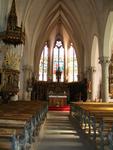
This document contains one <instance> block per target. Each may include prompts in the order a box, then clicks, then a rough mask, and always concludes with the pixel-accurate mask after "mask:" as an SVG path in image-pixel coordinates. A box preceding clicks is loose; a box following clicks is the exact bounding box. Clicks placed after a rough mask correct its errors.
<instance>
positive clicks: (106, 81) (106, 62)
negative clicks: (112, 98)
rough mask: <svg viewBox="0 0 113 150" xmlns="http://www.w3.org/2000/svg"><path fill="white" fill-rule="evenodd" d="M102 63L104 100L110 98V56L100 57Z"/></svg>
mask: <svg viewBox="0 0 113 150" xmlns="http://www.w3.org/2000/svg"><path fill="white" fill-rule="evenodd" d="M99 59H100V64H101V66H102V86H101V98H102V102H107V101H108V100H109V64H110V58H109V57H105V56H103V57H100V58H99Z"/></svg>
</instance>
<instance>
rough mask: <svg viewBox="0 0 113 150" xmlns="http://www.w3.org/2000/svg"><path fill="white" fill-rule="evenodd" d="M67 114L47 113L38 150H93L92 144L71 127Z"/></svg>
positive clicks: (76, 129)
mask: <svg viewBox="0 0 113 150" xmlns="http://www.w3.org/2000/svg"><path fill="white" fill-rule="evenodd" d="M68 115H69V113H67V112H48V116H47V120H46V122H45V125H44V129H43V135H42V138H41V141H40V142H39V144H38V150H95V148H94V146H93V145H92V143H91V142H90V141H89V140H88V139H87V138H86V137H84V135H83V134H82V133H80V129H79V128H78V127H76V126H75V127H73V126H72V124H71V123H70V121H69V117H68Z"/></svg>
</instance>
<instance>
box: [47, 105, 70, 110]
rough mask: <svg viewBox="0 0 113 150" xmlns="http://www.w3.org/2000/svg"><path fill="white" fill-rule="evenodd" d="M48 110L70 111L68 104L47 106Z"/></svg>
mask: <svg viewBox="0 0 113 150" xmlns="http://www.w3.org/2000/svg"><path fill="white" fill-rule="evenodd" d="M48 110H49V111H70V105H66V106H49V108H48Z"/></svg>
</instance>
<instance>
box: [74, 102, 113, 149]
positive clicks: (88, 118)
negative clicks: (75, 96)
mask: <svg viewBox="0 0 113 150" xmlns="http://www.w3.org/2000/svg"><path fill="white" fill-rule="evenodd" d="M74 105H75V104H74ZM77 106H78V108H79V109H77V111H80V112H81V113H79V114H80V115H82V117H83V118H82V117H81V118H82V119H83V120H82V121H83V122H85V124H88V127H89V134H90V133H91V127H93V132H94V135H93V139H96V136H97V134H96V131H97V130H98V131H99V134H100V138H101V149H102V150H103V149H104V138H105V136H108V134H109V132H110V130H112V124H113V119H111V118H112V117H113V104H112V103H109V104H108V103H99V104H98V103H96V104H94V103H93V104H91V103H77V105H76V106H75V107H77ZM73 107H74V106H73ZM84 120H85V121H84ZM94 120H95V121H94ZM112 144H113V143H112Z"/></svg>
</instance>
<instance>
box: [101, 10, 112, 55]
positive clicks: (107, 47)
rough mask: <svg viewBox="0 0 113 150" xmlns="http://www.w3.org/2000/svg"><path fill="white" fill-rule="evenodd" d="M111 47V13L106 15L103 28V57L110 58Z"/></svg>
mask: <svg viewBox="0 0 113 150" xmlns="http://www.w3.org/2000/svg"><path fill="white" fill-rule="evenodd" d="M112 46H113V11H111V12H110V13H109V15H108V19H107V22H106V27H105V34H104V43H103V56H107V57H111V54H112Z"/></svg>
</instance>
